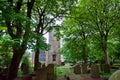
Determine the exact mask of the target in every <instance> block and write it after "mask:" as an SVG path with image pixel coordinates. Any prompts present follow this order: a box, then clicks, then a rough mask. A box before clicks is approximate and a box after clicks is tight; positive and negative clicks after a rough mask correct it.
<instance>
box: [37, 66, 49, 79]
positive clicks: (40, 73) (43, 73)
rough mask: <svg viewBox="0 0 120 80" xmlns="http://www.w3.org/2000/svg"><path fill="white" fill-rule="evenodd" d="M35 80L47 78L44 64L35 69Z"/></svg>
mask: <svg viewBox="0 0 120 80" xmlns="http://www.w3.org/2000/svg"><path fill="white" fill-rule="evenodd" d="M36 80H47V70H46V67H45V66H43V67H42V68H39V69H38V70H37V71H36Z"/></svg>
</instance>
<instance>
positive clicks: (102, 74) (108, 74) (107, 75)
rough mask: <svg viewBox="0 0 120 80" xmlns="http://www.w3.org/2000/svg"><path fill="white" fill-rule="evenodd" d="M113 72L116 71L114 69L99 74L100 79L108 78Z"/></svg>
mask: <svg viewBox="0 0 120 80" xmlns="http://www.w3.org/2000/svg"><path fill="white" fill-rule="evenodd" d="M115 71H116V70H115V69H111V70H110V73H104V72H101V76H102V77H106V78H109V77H110V76H111V75H112V74H113V73H114V72H115Z"/></svg>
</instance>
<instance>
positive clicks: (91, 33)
mask: <svg viewBox="0 0 120 80" xmlns="http://www.w3.org/2000/svg"><path fill="white" fill-rule="evenodd" d="M119 9H120V5H119V0H109V1H105V0H99V1H98V0H87V1H84V0H80V1H79V2H78V4H77V6H76V7H75V8H73V9H72V10H71V12H70V14H69V15H68V17H67V18H65V20H64V22H63V28H62V33H63V36H62V37H63V39H64V41H63V42H64V45H63V52H65V56H66V57H68V58H69V57H70V56H68V54H69V55H71V58H73V57H74V56H75V55H76V57H77V56H78V54H79V55H80V53H81V52H82V51H83V50H84V49H82V48H84V47H85V48H86V51H87V52H86V53H87V56H88V60H90V61H91V60H92V61H93V62H94V61H96V60H105V61H106V63H107V61H108V57H109V55H108V54H111V53H112V51H113V52H114V51H115V46H113V45H116V44H114V43H113V44H111V42H110V41H114V42H116V39H118V38H119V35H118V34H116V35H115V36H114V34H115V33H116V32H117V31H118V30H116V28H117V29H119V28H118V26H119V25H120V24H119V17H120V16H119V13H120V11H119ZM112 38H114V39H112ZM68 45H69V46H68ZM72 51H73V52H72ZM88 52H89V53H88ZM108 52H109V53H108ZM75 53H77V54H75ZM103 53H104V55H103ZM93 55H94V56H93ZM113 55H114V54H113ZM79 57H80V56H79ZM81 57H82V56H81ZM74 58H75V57H74ZM93 59H94V60H93Z"/></svg>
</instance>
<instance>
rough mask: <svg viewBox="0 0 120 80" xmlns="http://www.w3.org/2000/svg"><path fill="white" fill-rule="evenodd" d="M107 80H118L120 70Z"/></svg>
mask: <svg viewBox="0 0 120 80" xmlns="http://www.w3.org/2000/svg"><path fill="white" fill-rule="evenodd" d="M109 80H120V70H117V71H115V72H114V73H113V74H112V75H111V76H110V77H109Z"/></svg>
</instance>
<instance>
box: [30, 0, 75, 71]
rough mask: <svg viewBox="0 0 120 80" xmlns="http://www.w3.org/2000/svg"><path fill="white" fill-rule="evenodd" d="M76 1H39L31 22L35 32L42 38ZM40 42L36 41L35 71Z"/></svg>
mask: <svg viewBox="0 0 120 80" xmlns="http://www.w3.org/2000/svg"><path fill="white" fill-rule="evenodd" d="M75 2H76V0H69V1H67V0H56V1H54V0H46V1H44V0H41V1H38V2H37V3H36V4H35V7H34V13H33V14H34V15H33V16H32V17H33V19H34V20H33V21H34V23H36V24H37V25H36V27H35V32H36V34H37V35H40V36H43V35H44V34H46V33H47V32H49V31H51V30H52V28H55V27H56V26H57V23H56V21H57V20H61V19H62V18H63V17H64V16H65V15H67V14H68V11H69V10H70V9H71V8H72V7H73V6H74V5H75ZM40 45H41V42H40V41H39V40H38V39H36V46H37V48H36V51H35V64H34V70H37V66H38V65H37V64H38V59H39V52H40V48H39V46H40Z"/></svg>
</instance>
